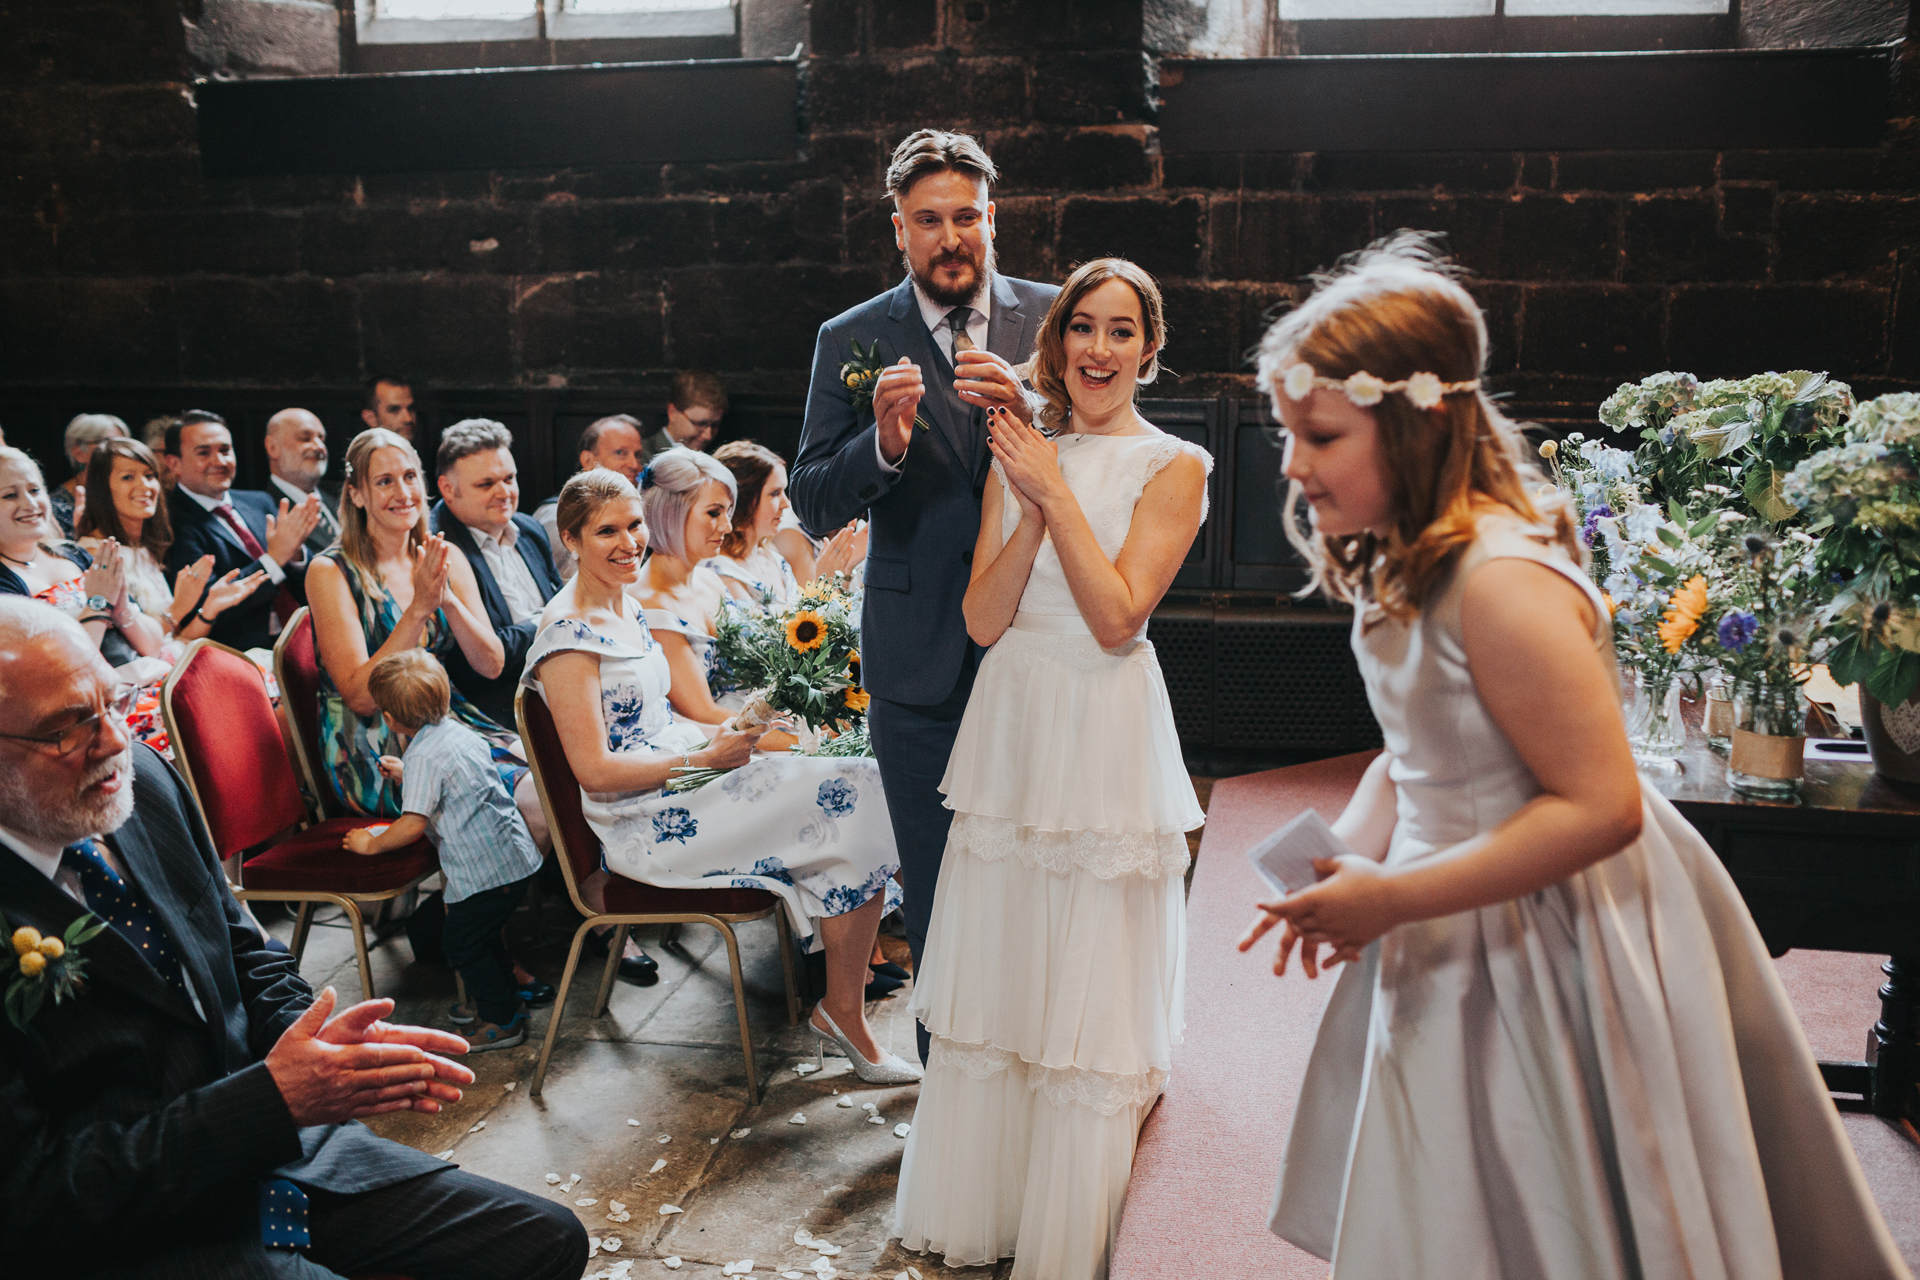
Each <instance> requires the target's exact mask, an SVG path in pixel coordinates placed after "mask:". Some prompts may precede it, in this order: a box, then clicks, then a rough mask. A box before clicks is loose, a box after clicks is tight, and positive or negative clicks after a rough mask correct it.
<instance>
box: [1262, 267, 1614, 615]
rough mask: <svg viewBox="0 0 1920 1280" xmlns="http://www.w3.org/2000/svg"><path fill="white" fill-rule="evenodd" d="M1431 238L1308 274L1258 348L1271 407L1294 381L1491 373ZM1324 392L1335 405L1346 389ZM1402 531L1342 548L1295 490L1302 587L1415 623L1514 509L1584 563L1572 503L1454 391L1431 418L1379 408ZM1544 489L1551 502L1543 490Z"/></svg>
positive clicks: (1453, 275) (1479, 398)
mask: <svg viewBox="0 0 1920 1280" xmlns="http://www.w3.org/2000/svg"><path fill="white" fill-rule="evenodd" d="M1458 274H1459V273H1458V271H1457V269H1456V268H1455V267H1454V266H1453V265H1452V264H1451V263H1450V262H1448V260H1447V259H1446V257H1445V256H1444V255H1442V254H1441V253H1440V252H1439V251H1438V250H1437V249H1436V248H1435V246H1434V242H1433V237H1431V236H1430V235H1427V234H1425V233H1421V232H1413V231H1400V232H1396V233H1395V234H1393V235H1391V236H1388V237H1386V238H1385V239H1382V240H1377V241H1375V242H1374V243H1373V244H1371V245H1369V246H1368V247H1367V248H1365V249H1363V250H1361V251H1360V252H1358V253H1355V254H1350V255H1348V256H1347V257H1345V258H1342V259H1341V260H1340V262H1339V263H1338V264H1337V265H1336V266H1335V267H1334V269H1333V270H1332V271H1330V272H1325V273H1322V274H1319V275H1316V276H1315V277H1314V285H1315V288H1314V291H1313V293H1312V295H1311V296H1309V297H1308V299H1307V300H1306V301H1305V302H1303V303H1301V304H1300V306H1298V307H1296V308H1295V309H1294V310H1293V311H1291V312H1289V313H1288V314H1287V315H1285V316H1283V317H1281V319H1280V320H1278V321H1277V322H1276V323H1275V324H1274V325H1273V327H1272V328H1271V329H1269V330H1267V334H1266V337H1265V338H1263V339H1262V340H1261V342H1260V353H1259V382H1260V386H1261V388H1262V389H1263V390H1264V391H1265V392H1266V394H1267V395H1268V397H1269V398H1271V399H1272V400H1273V402H1274V405H1275V410H1276V412H1275V416H1276V417H1278V416H1279V415H1278V408H1279V405H1280V403H1281V401H1282V397H1283V396H1285V394H1286V392H1285V390H1284V388H1283V385H1282V384H1283V382H1284V381H1285V378H1286V373H1287V370H1288V369H1290V368H1292V367H1293V366H1294V365H1296V364H1301V363H1305V364H1308V365H1311V366H1312V367H1313V371H1314V373H1315V374H1316V375H1318V376H1320V377H1324V378H1342V379H1344V378H1346V377H1348V376H1349V375H1351V374H1355V373H1359V372H1362V371H1365V372H1367V373H1370V374H1372V375H1373V376H1375V377H1376V378H1380V379H1382V380H1383V381H1386V382H1398V381H1400V380H1401V379H1403V378H1406V377H1408V376H1410V375H1412V374H1415V373H1423V372H1424V373H1431V374H1434V375H1436V376H1438V377H1439V379H1440V380H1441V381H1442V382H1471V381H1473V380H1474V379H1476V378H1479V377H1480V376H1481V375H1482V374H1483V373H1484V372H1485V370H1486V364H1487V324H1486V320H1485V319H1484V318H1483V317H1482V316H1481V314H1480V308H1479V306H1478V305H1477V304H1476V303H1475V302H1474V300H1473V298H1472V296H1471V295H1470V294H1468V292H1467V291H1466V289H1465V288H1463V287H1462V286H1461V284H1460V282H1459V279H1458V278H1457V276H1458ZM1322 394H1333V395H1338V394H1339V392H1323V393H1322ZM1372 412H1373V415H1374V420H1375V422H1376V423H1378V425H1379V432H1380V456H1381V460H1382V462H1383V464H1384V467H1385V470H1386V475H1385V477H1384V478H1385V481H1386V486H1387V492H1388V494H1389V495H1390V496H1391V498H1392V504H1393V511H1394V520H1393V523H1392V525H1391V527H1389V528H1388V529H1386V530H1385V531H1384V532H1383V533H1377V532H1375V531H1371V530H1369V531H1365V532H1362V533H1358V534H1352V535H1347V536H1342V537H1333V536H1330V535H1325V534H1321V533H1319V532H1318V530H1313V531H1311V532H1310V531H1308V530H1303V529H1302V528H1301V527H1300V522H1299V514H1298V511H1299V506H1300V485H1299V484H1298V482H1295V483H1293V484H1292V485H1290V486H1289V488H1288V491H1287V498H1286V508H1285V516H1284V519H1285V524H1286V532H1287V540H1288V541H1290V542H1291V543H1293V545H1294V546H1295V547H1297V548H1298V549H1299V551H1300V553H1301V555H1302V556H1304V557H1305V558H1306V561H1307V564H1308V566H1309V567H1310V569H1311V571H1312V575H1313V576H1312V580H1311V581H1310V582H1309V583H1308V587H1307V590H1309V591H1312V590H1316V589H1318V590H1322V591H1325V592H1327V593H1328V594H1329V595H1332V596H1334V597H1335V598H1337V599H1341V600H1347V601H1356V602H1357V601H1359V600H1361V599H1363V598H1364V599H1367V600H1371V601H1373V602H1375V603H1377V604H1379V605H1380V607H1381V608H1383V609H1385V610H1386V611H1387V613H1388V614H1389V615H1391V616H1393V617H1395V618H1400V619H1406V618H1410V617H1412V616H1413V615H1415V614H1417V613H1418V612H1419V611H1420V608H1421V605H1422V604H1423V603H1424V602H1425V601H1426V599H1427V597H1428V595H1429V593H1431V592H1432V591H1433V589H1434V587H1435V586H1436V585H1438V583H1439V582H1440V580H1441V579H1442V577H1443V576H1444V574H1445V573H1446V571H1447V570H1448V569H1449V568H1450V567H1451V565H1452V563H1453V558H1454V556H1455V554H1456V553H1457V552H1459V551H1460V549H1461V548H1463V547H1465V546H1466V545H1467V544H1468V543H1469V542H1471V541H1473V538H1474V533H1475V526H1476V524H1477V522H1478V520H1479V517H1480V516H1482V515H1484V514H1486V512H1488V511H1489V510H1490V509H1492V508H1494V507H1506V508H1508V509H1510V510H1512V511H1513V512H1514V513H1515V514H1517V515H1518V516H1520V517H1521V518H1522V519H1524V520H1528V521H1533V522H1538V523H1542V524H1546V525H1548V526H1549V527H1550V528H1551V530H1552V533H1553V537H1554V539H1555V540H1556V541H1558V542H1560V543H1561V544H1563V545H1564V546H1565V547H1566V548H1567V550H1568V552H1569V553H1570V554H1572V555H1573V557H1574V559H1575V560H1576V561H1579V562H1581V563H1584V562H1585V551H1586V549H1585V548H1584V547H1583V546H1581V544H1580V539H1579V537H1578V536H1577V533H1576V531H1575V529H1574V524H1573V517H1572V515H1571V513H1570V511H1569V509H1568V507H1567V504H1566V502H1565V501H1564V500H1562V499H1561V498H1559V497H1558V496H1557V495H1555V494H1554V493H1553V491H1552V489H1551V487H1550V486H1545V477H1543V476H1542V475H1541V473H1540V471H1539V469H1538V468H1537V467H1535V466H1534V465H1533V464H1532V463H1531V462H1530V461H1529V460H1528V458H1527V456H1526V451H1525V448H1524V446H1525V437H1524V436H1522V435H1521V434H1520V430H1519V428H1517V427H1515V426H1514V425H1513V423H1512V422H1510V421H1508V420H1507V418H1506V417H1505V415H1503V414H1502V413H1501V412H1500V411H1499V410H1498V409H1496V408H1495V407H1494V405H1493V402H1492V401H1491V400H1489V399H1488V398H1487V394H1486V392H1485V391H1484V390H1479V391H1471V392H1468V391H1459V392H1454V393H1452V394H1450V395H1448V396H1446V397H1445V398H1444V399H1443V400H1442V401H1441V402H1440V404H1439V405H1438V406H1436V407H1434V408H1432V409H1417V408H1415V407H1414V406H1413V404H1412V403H1411V402H1410V401H1409V400H1408V399H1407V398H1406V397H1405V396H1404V395H1401V394H1399V393H1397V392H1395V393H1390V394H1388V395H1387V396H1386V397H1385V398H1384V399H1383V400H1381V401H1380V403H1378V404H1376V405H1374V406H1372ZM1543 487H1544V492H1543Z"/></svg>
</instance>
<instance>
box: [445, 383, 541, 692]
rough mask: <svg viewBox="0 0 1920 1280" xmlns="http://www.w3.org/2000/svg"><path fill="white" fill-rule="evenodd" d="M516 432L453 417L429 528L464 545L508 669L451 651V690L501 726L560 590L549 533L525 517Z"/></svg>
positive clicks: (460, 546)
mask: <svg viewBox="0 0 1920 1280" xmlns="http://www.w3.org/2000/svg"><path fill="white" fill-rule="evenodd" d="M512 446H513V436H512V434H511V433H510V432H508V430H507V429H506V427H504V426H502V425H501V424H500V423H498V422H490V421H488V420H487V419H485V418H469V419H467V420H466V421H465V422H456V423H454V424H453V425H452V426H451V427H448V428H447V433H446V434H445V435H443V436H442V437H440V452H439V454H438V455H436V457H435V459H434V462H435V467H436V469H437V470H438V472H439V486H440V501H438V502H436V503H434V504H433V511H432V513H431V515H430V516H429V517H428V525H429V527H430V528H431V529H432V530H433V532H435V533H437V534H439V535H440V536H441V537H443V538H445V539H446V540H447V541H448V542H450V543H452V544H453V545H454V546H455V547H456V548H458V549H459V551H460V553H461V554H462V555H464V556H466V558H467V563H468V564H469V565H470V566H471V567H472V569H473V579H474V581H475V582H476V583H477V584H478V585H479V587H480V602H481V604H483V605H484V606H486V611H487V621H488V622H489V623H491V624H492V625H493V632H494V634H495V635H497V636H499V637H500V646H501V649H502V650H503V651H504V653H505V655H506V657H505V663H506V666H505V667H504V669H503V670H502V671H501V672H500V674H499V675H498V676H497V677H494V678H493V679H487V678H486V677H484V676H482V675H480V674H479V673H478V672H476V671H475V670H473V668H472V667H471V666H469V665H468V663H467V661H466V658H465V657H464V656H463V655H462V654H461V653H460V652H459V650H457V649H456V650H454V651H453V652H452V653H450V654H448V655H447V674H448V675H449V676H451V677H452V678H453V683H454V687H456V688H457V689H459V690H460V692H461V693H464V694H465V695H466V696H467V699H468V701H470V702H472V703H473V705H474V706H476V707H478V708H479V709H480V710H481V711H482V712H484V713H485V714H486V715H487V716H488V717H490V718H491V719H492V720H493V721H494V722H495V723H496V724H501V725H512V724H513V694H514V690H515V689H517V688H519V686H520V672H521V670H522V669H523V668H524V667H525V666H526V665H527V649H528V647H529V646H531V645H532V644H533V633H534V632H535V631H536V630H538V628H539V623H540V611H541V610H542V609H544V608H546V607H547V601H549V600H551V599H553V593H554V592H556V591H558V590H559V589H560V578H559V576H558V575H557V574H556V573H554V570H553V551H552V549H551V548H550V546H549V544H548V542H547V535H546V532H545V530H543V529H541V527H540V525H539V523H538V522H537V521H535V520H534V518H533V517H532V516H527V515H522V514H520V476H519V469H518V468H517V467H516V466H515V465H514V461H513V447H512Z"/></svg>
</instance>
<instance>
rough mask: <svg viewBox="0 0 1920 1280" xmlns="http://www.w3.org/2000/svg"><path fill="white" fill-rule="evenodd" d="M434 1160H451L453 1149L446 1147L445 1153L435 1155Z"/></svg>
mask: <svg viewBox="0 0 1920 1280" xmlns="http://www.w3.org/2000/svg"><path fill="white" fill-rule="evenodd" d="M434 1159H436V1160H451V1159H453V1148H452V1147H448V1148H447V1149H446V1150H445V1151H442V1152H441V1153H440V1154H439V1155H437V1156H435V1157H434Z"/></svg>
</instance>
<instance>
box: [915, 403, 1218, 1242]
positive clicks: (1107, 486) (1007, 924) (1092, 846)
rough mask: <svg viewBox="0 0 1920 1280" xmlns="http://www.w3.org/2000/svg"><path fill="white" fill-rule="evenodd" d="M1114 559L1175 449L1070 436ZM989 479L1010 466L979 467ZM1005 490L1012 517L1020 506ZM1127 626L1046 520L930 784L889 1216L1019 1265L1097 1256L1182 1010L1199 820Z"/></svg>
mask: <svg viewBox="0 0 1920 1280" xmlns="http://www.w3.org/2000/svg"><path fill="white" fill-rule="evenodd" d="M1056 448H1057V451H1058V454H1059V459H1060V471H1061V474H1062V476H1063V477H1064V478H1065V479H1066V482H1067V484H1068V486H1069V487H1070V488H1071V489H1072V490H1073V494H1074V496H1075V498H1077V499H1078V500H1079V503H1080V506H1081V509H1082V510H1083V511H1084V512H1085V513H1086V516H1087V521H1088V523H1089V524H1090V525H1091V526H1092V529H1093V532H1094V535H1095V537H1096V539H1097V540H1098V541H1099V544H1100V549H1101V550H1102V551H1104V552H1105V553H1106V554H1107V556H1108V557H1109V558H1112V557H1114V556H1117V555H1118V554H1119V552H1120V548H1121V546H1122V545H1123V544H1124V543H1125V541H1126V537H1127V532H1128V530H1129V529H1130V528H1131V527H1132V522H1133V512H1134V507H1135V505H1136V504H1137V503H1138V502H1139V500H1140V493H1141V490H1142V489H1143V488H1144V487H1145V486H1146V484H1147V482H1148V481H1149V480H1151V479H1152V478H1153V477H1154V476H1155V475H1157V474H1158V473H1159V472H1160V470H1161V469H1162V468H1164V467H1165V466H1166V465H1167V464H1168V463H1169V462H1171V461H1173V459H1174V458H1176V457H1178V456H1179V455H1180V454H1181V453H1182V452H1183V451H1185V452H1191V453H1193V454H1194V455H1196V456H1198V457H1199V458H1201V459H1202V460H1203V461H1204V462H1205V463H1206V465H1207V466H1208V467H1209V468H1211V467H1212V459H1211V458H1210V457H1208V456H1207V454H1206V453H1205V451H1204V450H1201V449H1199V448H1197V447H1196V446H1194V445H1190V444H1186V443H1183V442H1181V441H1179V440H1177V439H1175V438H1173V437H1171V436H1167V435H1164V434H1161V433H1159V432H1153V433H1150V434H1147V435H1141V436H1083V435H1064V436H1061V437H1059V438H1058V439H1057V440H1056ZM995 482H996V483H1004V481H1003V480H996V481H995ZM1019 515H1020V513H1019V505H1018V503H1016V502H1015V501H1014V500H1013V498H1012V497H1011V496H1008V498H1007V501H1006V517H1005V519H1006V523H1005V531H1006V532H1007V533H1011V532H1012V531H1013V529H1014V527H1015V526H1016V525H1017V524H1018V522H1019ZM1145 634H1146V633H1145V631H1144V629H1143V630H1142V632H1141V634H1140V635H1139V636H1136V637H1134V638H1133V639H1132V640H1130V641H1128V642H1127V643H1126V644H1123V645H1121V646H1120V647H1118V648H1115V649H1102V648H1101V647H1100V646H1099V644H1098V643H1097V642H1096V641H1095V640H1094V638H1093V633H1092V632H1091V631H1090V630H1089V629H1088V627H1087V624H1086V622H1085V621H1084V620H1083V619H1082V618H1081V617H1080V612H1079V609H1078V608H1077V607H1076V606H1075V604H1074V602H1073V594H1072V592H1071V591H1070V590H1069V589H1068V586H1067V581H1066V575H1065V573H1064V572H1063V571H1062V569H1061V566H1060V559H1059V557H1058V555H1056V554H1055V552H1054V550H1053V544H1052V542H1051V541H1048V542H1047V543H1045V544H1044V545H1043V546H1042V547H1041V549H1040V551H1039V553H1038V554H1037V555H1036V557H1035V559H1034V565H1033V571H1032V575H1031V576H1030V577H1029V579H1028V581H1027V586H1026V590H1025V592H1024V593H1023V594H1022V596H1021V598H1020V610H1019V613H1018V614H1017V616H1016V617H1015V618H1014V622H1013V626H1012V628H1011V629H1010V630H1008V631H1007V632H1006V634H1005V635H1004V636H1002V637H1001V639H1000V640H999V642H998V643H996V644H995V645H994V646H993V648H992V649H991V650H990V651H989V652H988V653H987V655H986V657H985V659H983V660H982V662H981V664H980V673H979V676H978V678H977V679H976V681H975V683H974V688H973V695H972V697H971V699H970V700H969V701H968V703H967V710H966V715H965V717H964V718H963V719H962V721H961V725H960V733H959V736H958V738H957V740H956V741H955V743H954V748H953V755H952V757H951V760H950V761H949V763H948V766H947V773H946V778H945V780H944V781H943V782H942V783H941V790H942V791H943V792H945V794H946V797H947V806H948V807H949V808H951V809H952V810H953V811H954V816H953V828H952V832H951V834H950V835H949V836H948V838H947V847H946V853H945V855H944V859H943V861H942V863H941V868H940V881H939V886H938V889H937V891H936V893H935V895H934V905H933V920H932V925H931V928H930V930H929V932H928V936H927V945H926V951H925V954H924V956H923V957H922V959H921V964H920V969H919V971H918V972H917V973H916V974H915V975H914V990H913V999H912V1003H911V1006H910V1007H911V1009H912V1012H913V1013H914V1015H915V1016H916V1017H918V1018H919V1019H920V1021H921V1022H923V1023H924V1024H926V1027H927V1029H928V1031H929V1032H931V1033H932V1036H933V1046H932V1052H931V1054H930V1056H929V1058H928V1062H927V1074H926V1080H925V1082H924V1083H923V1084H922V1086H921V1091H920V1103H919V1108H918V1110H917V1112H916V1113H915V1116H914V1122H913V1131H912V1133H911V1135H910V1136H909V1137H908V1139H907V1148H906V1152H905V1155H904V1157H903V1161H902V1164H901V1170H900V1187H899V1194H898V1198H897V1201H896V1203H895V1217H894V1231H895V1234H897V1235H898V1236H900V1238H901V1241H902V1243H903V1244H904V1245H905V1247H906V1248H908V1249H912V1250H916V1251H919V1250H932V1251H934V1252H937V1253H940V1254H943V1255H944V1256H945V1259H946V1261H947V1262H948V1263H949V1264H951V1265H959V1266H966V1265H975V1264H979V1263H987V1262H993V1261H995V1260H997V1259H1000V1258H1004V1257H1006V1256H1008V1255H1009V1254H1011V1255H1014V1257H1015V1259H1016V1261H1015V1264H1014V1271H1013V1274H1014V1275H1015V1276H1016V1277H1021V1278H1023V1280H1029V1278H1030V1280H1082V1278H1087V1277H1099V1276H1104V1275H1105V1274H1106V1269H1107V1259H1108V1256H1109V1254H1110V1252H1111V1248H1112V1241H1113V1236H1114V1231H1115V1229H1116V1227H1117V1226H1118V1224H1119V1220H1120V1205H1121V1201H1122V1200H1123V1198H1124V1197H1125V1194H1126V1187H1127V1176H1128V1173H1129V1171H1130V1170H1131V1168H1132V1165H1133V1151H1134V1142H1135V1139H1136V1137H1137V1136H1138V1134H1139V1131H1140V1124H1141V1121H1142V1120H1144V1119H1145V1118H1146V1115H1147V1112H1148V1111H1149V1110H1150V1109H1151V1108H1152V1106H1153V1103H1154V1100H1155V1099H1156V1098H1158V1097H1159V1096H1160V1092H1161V1090H1162V1089H1163V1088H1164V1087H1165V1085H1166V1080H1167V1068H1168V1065H1169V1062H1170V1059H1171V1053H1172V1048H1173V1045H1174V1044H1175V1043H1176V1042H1177V1041H1178V1040H1179V1037H1180V1031H1181V1013H1180V1004H1181V985H1182V970H1183V967H1184V963H1185V955H1186V900H1185V895H1184V892H1183V890H1184V879H1183V878H1184V876H1185V873H1186V869H1187V845H1186V837H1185V835H1184V834H1183V833H1185V832H1186V831H1188V830H1190V829H1192V828H1194V827H1197V826H1199V825H1200V823H1201V821H1202V816H1203V815H1202V813H1201V810H1200V806H1199V803H1198V802H1197V801H1196V800H1195V798H1194V793H1193V784H1192V782H1191V781H1190V780H1189V779H1188V777H1187V773H1186V769H1185V767H1184V765H1183V764H1182V762H1181V755H1180V743H1179V740H1178V738H1177V737H1176V736H1175V733H1174V727H1173V713H1172V709H1171V708H1170V706H1169V705H1168V702H1167V692H1166V684H1165V681H1164V680H1163V679H1162V678H1161V675H1160V666H1159V663H1158V662H1157V661H1156V660H1155V659H1154V654H1153V646H1152V645H1151V644H1150V643H1148V641H1147V640H1146V638H1145Z"/></svg>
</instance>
